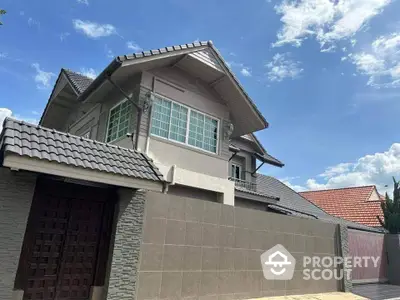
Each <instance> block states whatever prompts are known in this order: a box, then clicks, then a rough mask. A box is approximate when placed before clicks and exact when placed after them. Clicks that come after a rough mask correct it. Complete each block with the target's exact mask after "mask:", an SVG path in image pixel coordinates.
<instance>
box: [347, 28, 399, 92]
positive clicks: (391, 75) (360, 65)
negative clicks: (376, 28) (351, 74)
mask: <svg viewBox="0 0 400 300" xmlns="http://www.w3.org/2000/svg"><path fill="white" fill-rule="evenodd" d="M370 48H371V49H370V51H365V52H360V53H356V54H354V55H353V56H352V62H353V63H354V65H355V66H356V68H357V70H358V71H359V72H360V73H361V74H364V75H366V76H368V77H369V79H368V83H367V84H368V85H371V86H374V87H399V86H400V32H396V33H393V34H390V35H386V36H381V37H379V38H377V39H376V40H375V41H373V42H372V44H371V47H370Z"/></svg>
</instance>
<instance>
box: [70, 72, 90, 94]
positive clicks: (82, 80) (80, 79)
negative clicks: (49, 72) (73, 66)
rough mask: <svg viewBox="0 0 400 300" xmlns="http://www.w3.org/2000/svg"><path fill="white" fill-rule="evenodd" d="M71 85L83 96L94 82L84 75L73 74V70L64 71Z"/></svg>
mask: <svg viewBox="0 0 400 300" xmlns="http://www.w3.org/2000/svg"><path fill="white" fill-rule="evenodd" d="M63 71H64V73H65V75H67V77H68V79H69V80H70V82H71V84H72V85H73V86H74V88H75V89H76V91H77V92H78V94H82V93H83V92H84V91H85V90H86V89H87V88H88V86H89V85H90V84H91V83H92V82H93V79H92V78H89V77H86V76H84V75H82V74H79V73H76V72H73V71H71V70H67V69H63Z"/></svg>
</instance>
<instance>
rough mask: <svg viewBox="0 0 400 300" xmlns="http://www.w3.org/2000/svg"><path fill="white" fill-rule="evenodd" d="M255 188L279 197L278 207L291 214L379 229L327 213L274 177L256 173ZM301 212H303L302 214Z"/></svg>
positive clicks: (353, 226) (352, 226)
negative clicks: (285, 209)
mask: <svg viewBox="0 0 400 300" xmlns="http://www.w3.org/2000/svg"><path fill="white" fill-rule="evenodd" d="M257 190H258V191H260V192H263V193H266V194H268V195H273V196H275V197H279V205H280V207H279V208H282V207H283V208H287V210H288V211H292V210H296V211H292V215H294V216H300V217H306V218H310V217H311V216H314V217H315V218H317V219H320V220H323V221H327V222H331V223H332V222H333V223H338V224H339V223H340V224H344V225H346V226H348V227H349V228H354V229H360V230H367V231H374V232H380V231H379V230H377V229H374V228H372V227H369V226H367V225H363V224H360V223H356V222H354V221H353V222H352V221H348V220H345V219H344V218H340V217H337V216H334V215H332V214H329V213H328V212H327V211H325V210H323V209H321V208H320V207H318V206H316V205H315V204H313V203H312V202H310V201H309V200H307V199H306V198H304V197H303V196H302V195H301V193H297V192H296V191H294V190H293V189H291V188H290V187H288V186H287V185H285V184H284V183H283V182H281V181H280V180H278V179H276V178H274V177H271V176H267V175H263V174H257ZM272 207H273V205H272ZM302 212H303V213H304V214H302ZM310 215H311V216H310Z"/></svg>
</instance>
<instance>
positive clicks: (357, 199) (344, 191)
mask: <svg viewBox="0 0 400 300" xmlns="http://www.w3.org/2000/svg"><path fill="white" fill-rule="evenodd" d="M374 192H376V193H377V194H378V192H377V190H376V187H375V186H374V185H369V186H358V187H347V188H339V189H331V190H321V191H309V192H302V193H300V194H301V195H302V196H303V197H305V198H306V199H308V200H309V201H311V202H313V203H314V204H315V205H318V206H319V207H321V208H322V209H323V210H325V211H326V212H328V213H330V214H332V215H334V216H337V217H340V218H343V219H346V220H349V221H352V222H358V223H360V224H364V225H367V226H381V225H380V223H379V221H378V219H377V216H380V217H382V216H383V212H382V209H381V199H376V200H370V197H371V195H372V193H374ZM378 195H379V194H378Z"/></svg>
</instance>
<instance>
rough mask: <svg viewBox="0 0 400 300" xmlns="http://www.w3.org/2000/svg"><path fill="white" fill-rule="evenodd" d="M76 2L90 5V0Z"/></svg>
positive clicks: (77, 0)
mask: <svg viewBox="0 0 400 300" xmlns="http://www.w3.org/2000/svg"><path fill="white" fill-rule="evenodd" d="M76 2H78V3H80V4H85V5H89V0H76Z"/></svg>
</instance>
